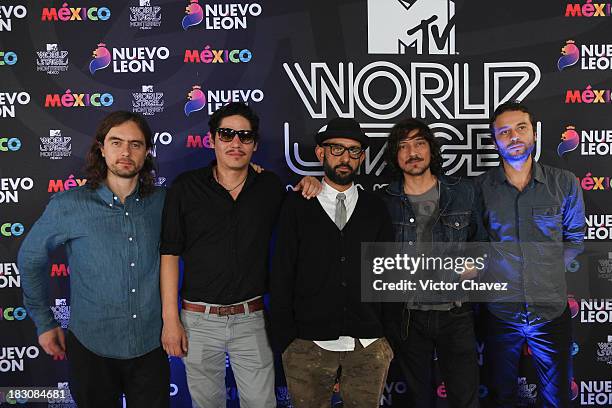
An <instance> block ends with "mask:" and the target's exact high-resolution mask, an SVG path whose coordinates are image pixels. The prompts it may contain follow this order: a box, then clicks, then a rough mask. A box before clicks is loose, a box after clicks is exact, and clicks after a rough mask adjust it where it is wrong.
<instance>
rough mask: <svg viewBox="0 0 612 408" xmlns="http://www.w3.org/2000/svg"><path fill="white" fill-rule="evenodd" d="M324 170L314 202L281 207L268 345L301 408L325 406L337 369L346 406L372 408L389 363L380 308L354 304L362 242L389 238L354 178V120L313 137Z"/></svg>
mask: <svg viewBox="0 0 612 408" xmlns="http://www.w3.org/2000/svg"><path fill="white" fill-rule="evenodd" d="M316 142H317V147H316V149H315V153H316V155H317V158H318V159H319V160H320V161H321V163H323V168H324V171H325V176H324V178H323V190H322V191H321V193H320V194H319V195H318V196H317V200H310V201H307V200H305V199H303V198H302V197H300V196H298V195H296V194H292V195H290V196H289V197H287V199H286V201H285V203H284V204H283V207H282V210H281V216H280V220H279V226H278V237H277V245H276V250H275V255H274V259H273V265H272V275H271V282H270V295H271V319H272V338H273V343H274V345H275V347H276V348H277V350H278V351H279V352H283V366H284V369H285V376H286V378H287V384H288V387H289V393H290V395H291V396H292V401H293V405H294V406H295V407H297V408H301V407H307V408H321V407H329V405H330V398H331V394H332V389H333V386H334V380H335V378H336V373H337V370H338V367H339V366H342V373H341V379H340V383H341V394H342V399H343V401H344V406H346V407H371V408H374V407H378V406H379V402H380V397H381V394H382V390H383V386H384V384H385V378H386V375H387V369H388V366H389V363H390V361H391V359H392V357H393V353H392V351H391V348H390V346H389V343H388V342H387V340H386V339H385V338H384V330H383V323H382V322H383V316H382V308H381V304H380V303H362V302H361V299H360V293H361V286H360V275H361V274H360V257H361V243H362V242H389V241H391V240H392V230H391V220H390V218H389V215H388V213H387V210H386V208H385V206H384V203H383V202H382V201H381V200H380V198H378V197H377V196H375V195H373V194H371V193H367V192H364V191H359V190H358V189H357V187H356V185H355V184H354V182H353V180H354V178H355V174H356V172H357V170H358V168H359V166H360V165H361V163H362V162H363V160H364V149H365V148H366V147H367V137H366V135H365V134H364V133H363V131H362V130H361V128H360V126H359V124H358V123H357V122H356V121H355V120H353V119H344V118H336V119H332V120H331V121H330V122H329V123H328V125H327V128H326V129H325V130H324V131H322V132H320V133H318V134H317V135H316Z"/></svg>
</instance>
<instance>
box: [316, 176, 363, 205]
mask: <svg viewBox="0 0 612 408" xmlns="http://www.w3.org/2000/svg"><path fill="white" fill-rule="evenodd" d="M321 187H322V188H321V192H320V193H319V194H321V195H323V196H325V197H327V198H329V199H331V200H333V201H335V200H336V196H337V195H338V193H344V194H345V195H346V200H348V201H351V200H353V199H355V198H356V197H357V195H358V194H359V193H358V192H357V186H356V185H355V183H351V186H350V187H349V188H348V189H347V190H344V191H338V190H336V189H335V188H333V187H332V186H330V185H329V184H327V183H326V182H325V179H323V180H322V181H321Z"/></svg>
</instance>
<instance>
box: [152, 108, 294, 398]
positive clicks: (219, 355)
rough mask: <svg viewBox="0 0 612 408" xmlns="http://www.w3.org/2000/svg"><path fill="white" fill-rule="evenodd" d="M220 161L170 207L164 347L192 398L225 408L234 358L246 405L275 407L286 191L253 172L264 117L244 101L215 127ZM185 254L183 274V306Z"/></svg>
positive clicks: (219, 115) (177, 191) (176, 185)
mask: <svg viewBox="0 0 612 408" xmlns="http://www.w3.org/2000/svg"><path fill="white" fill-rule="evenodd" d="M208 124H209V127H210V133H211V136H212V145H213V146H214V150H215V157H216V161H214V162H213V163H211V164H210V165H209V166H207V167H203V168H200V169H197V170H193V171H188V172H186V173H183V174H181V175H179V176H178V177H177V178H176V179H175V180H174V182H173V184H172V187H171V188H170V189H169V191H168V194H167V197H166V202H165V206H164V213H163V221H162V240H161V254H162V257H161V272H160V273H161V293H162V311H163V313H162V314H163V323H164V324H163V331H162V344H163V346H164V349H165V350H166V351H167V352H168V354H169V355H172V356H179V357H184V362H185V368H186V371H187V383H188V386H189V391H190V393H191V397H192V399H193V401H194V402H195V403H197V404H198V406H200V407H206V408H209V407H211V408H218V407H225V404H226V387H225V355H226V352H227V353H228V354H229V358H230V362H231V365H232V370H233V373H234V376H235V379H236V384H237V386H238V391H239V395H240V404H241V406H242V407H254V408H260V407H261V408H266V407H275V406H276V397H275V392H274V364H273V356H272V351H271V349H270V345H269V343H268V340H267V336H266V331H265V325H264V315H263V308H264V303H263V298H262V295H263V294H264V292H266V289H267V288H266V278H267V274H268V270H267V264H268V252H269V242H270V237H271V234H272V229H273V226H274V225H275V222H276V218H277V215H278V212H279V210H280V205H281V202H282V200H283V198H284V195H285V191H284V188H283V186H282V184H281V181H280V179H279V178H278V177H277V176H276V175H275V174H273V173H271V172H267V171H264V172H261V173H257V172H256V171H255V170H253V168H251V166H250V165H249V163H250V161H251V157H252V156H253V153H254V152H255V151H256V150H257V141H258V139H259V135H258V127H259V118H258V117H257V115H256V114H255V112H253V110H251V108H250V107H248V106H247V105H245V104H244V103H238V102H233V103H230V104H228V105H225V106H224V107H222V108H220V109H219V110H217V111H216V112H215V113H214V114H213V115H212V116H211V117H210V121H209V123H208ZM179 257H182V259H183V266H184V274H183V282H182V287H181V291H180V295H181V298H182V311H181V312H180V315H179V311H178V307H177V306H178V305H177V301H176V297H177V292H178V283H179Z"/></svg>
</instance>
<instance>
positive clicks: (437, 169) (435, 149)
mask: <svg viewBox="0 0 612 408" xmlns="http://www.w3.org/2000/svg"><path fill="white" fill-rule="evenodd" d="M414 129H418V131H419V133H418V135H419V136H422V137H423V138H424V139H425V140H427V143H429V150H430V152H431V162H430V164H429V169H430V171H431V174H433V175H434V176H436V177H439V176H441V175H444V170H443V169H442V164H443V163H444V161H443V159H442V153H440V143H439V142H438V140H437V139H436V137H435V136H434V134H433V132H432V130H431V129H430V128H429V126H427V124H426V123H424V122H421V121H420V120H418V119H413V118H408V119H403V120H401V121H399V122H398V123H396V124H395V125H394V126H393V128H392V129H391V132H390V133H389V138H388V139H387V150H386V151H385V161H386V162H387V165H388V166H389V169H390V170H391V172H392V173H393V177H398V178H401V177H402V174H403V171H402V168H401V167H400V166H399V164H398V162H397V152H398V150H399V144H400V142H401V141H402V140H404V139H406V138H407V137H408V134H409V133H410V132H411V131H413V130H414Z"/></svg>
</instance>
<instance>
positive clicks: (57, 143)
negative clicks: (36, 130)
mask: <svg viewBox="0 0 612 408" xmlns="http://www.w3.org/2000/svg"><path fill="white" fill-rule="evenodd" d="M71 140H72V138H71V137H70V136H62V131H61V130H60V129H49V136H48V137H41V138H40V157H44V158H47V159H51V160H61V159H63V158H64V157H70V155H71V154H72V143H70V141H71Z"/></svg>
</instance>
